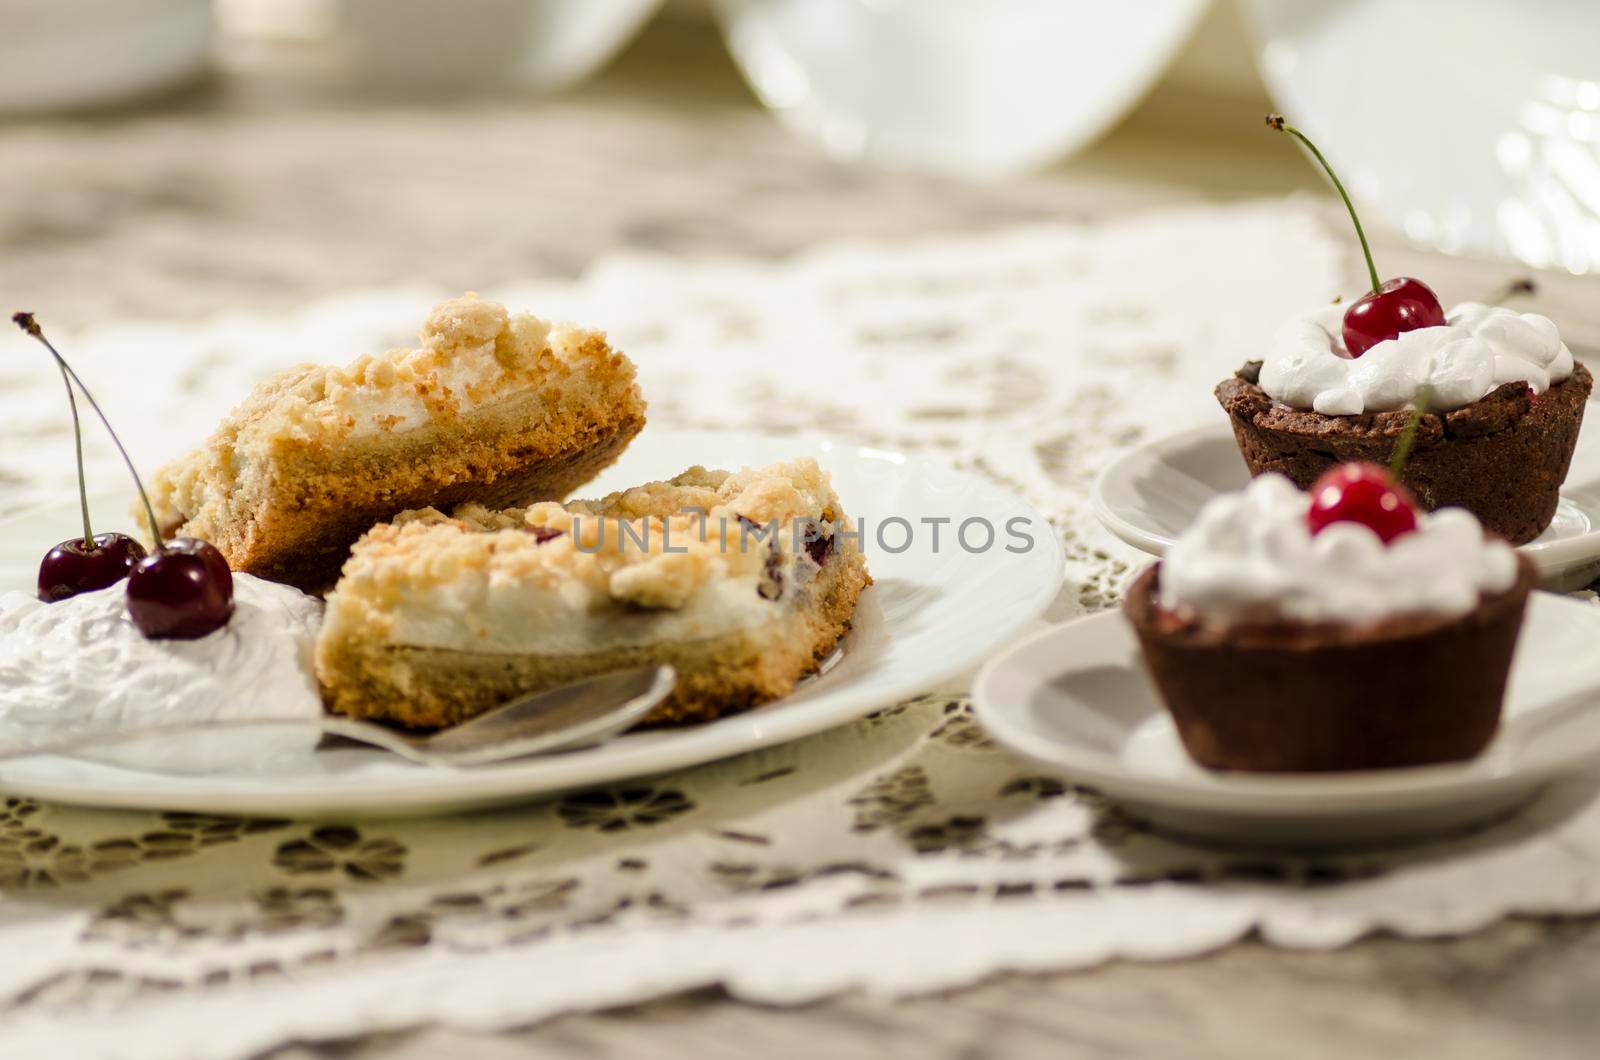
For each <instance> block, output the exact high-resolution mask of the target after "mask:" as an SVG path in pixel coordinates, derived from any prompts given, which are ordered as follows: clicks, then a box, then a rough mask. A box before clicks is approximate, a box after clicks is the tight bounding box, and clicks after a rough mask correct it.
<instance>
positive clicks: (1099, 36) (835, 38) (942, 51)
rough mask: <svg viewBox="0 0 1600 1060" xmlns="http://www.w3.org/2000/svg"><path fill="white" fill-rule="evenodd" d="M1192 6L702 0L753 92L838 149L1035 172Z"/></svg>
mask: <svg viewBox="0 0 1600 1060" xmlns="http://www.w3.org/2000/svg"><path fill="white" fill-rule="evenodd" d="M1207 2H1208V0H1141V2H1140V3H1137V4H1115V3H1104V2H1099V0H716V10H717V12H718V13H719V15H720V17H721V19H722V22H723V28H724V32H725V33H726V34H727V38H728V46H729V49H730V50H731V51H732V52H733V56H734V58H735V59H736V60H737V61H738V63H739V65H740V66H741V67H742V68H743V69H744V73H745V76H746V77H747V78H748V79H749V81H750V84H751V86H752V87H753V88H754V89H755V90H756V93H757V94H758V95H759V96H760V97H761V99H762V101H763V102H764V103H766V104H767V106H769V107H771V108H772V109H773V110H774V111H775V112H776V113H777V114H778V116H779V117H780V118H782V119H783V120H784V121H785V122H786V123H787V124H789V125H790V126H791V127H793V128H795V129H796V130H798V131H799V132H800V133H801V134H803V135H805V136H807V137H809V138H811V139H813V140H815V141H817V142H818V143H819V144H821V145H822V147H823V149H824V150H826V151H828V152H829V153H830V154H833V155H835V156H837V157H840V158H846V159H865V160H870V161H874V162H881V163H886V164H889V165H894V166H909V167H914V168H918V169H930V170H936V171H943V172H953V173H960V174H967V175H984V174H993V173H1004V172H1010V171H1017V170H1023V169H1029V168H1032V167H1036V166H1041V165H1044V164H1046V163H1048V162H1051V161H1053V160H1055V159H1057V158H1059V157H1061V156H1063V155H1066V154H1069V153H1071V152H1072V151H1075V150H1077V149H1078V148H1080V147H1082V146H1084V145H1085V144H1087V143H1088V142H1089V141H1090V140H1092V139H1094V138H1095V137H1096V136H1098V135H1099V134H1100V133H1101V132H1103V131H1104V130H1105V129H1107V128H1108V127H1110V126H1111V125H1112V124H1113V123H1114V122H1116V120H1117V119H1118V118H1120V117H1121V116H1122V115H1123V113H1124V112H1125V111H1127V110H1128V109H1129V108H1131V107H1132V106H1133V104H1135V103H1136V102H1138V100H1139V98H1140V97H1141V96H1142V95H1143V94H1144V93H1145V91H1146V90H1147V89H1148V88H1150V86H1151V85H1153V84H1154V83H1155V81H1156V79H1157V78H1159V77H1160V76H1161V73H1162V71H1164V70H1165V69H1166V67H1167V65H1168V63H1170V62H1171V60H1172V58H1173V56H1174V55H1175V54H1176V52H1177V51H1178V49H1179V47H1180V46H1181V45H1182V44H1183V42H1184V41H1185V40H1186V39H1188V36H1189V33H1190V31H1191V30H1192V29H1193V28H1194V25H1195V23H1196V21H1197V20H1198V18H1199V16H1200V14H1201V13H1202V12H1203V11H1204V9H1205V7H1206V4H1207Z"/></svg>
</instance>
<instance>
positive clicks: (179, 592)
mask: <svg viewBox="0 0 1600 1060" xmlns="http://www.w3.org/2000/svg"><path fill="white" fill-rule="evenodd" d="M128 614H129V616H130V617H131V618H132V619H133V624H134V625H136V626H138V627H139V632H141V633H143V634H144V635H145V636H146V637H149V638H150V639H151V640H160V639H165V640H194V639H195V638H197V637H203V636H205V635H206V634H208V633H212V632H215V631H216V630H219V629H221V628H222V627H223V626H225V625H227V624H228V617H229V616H230V615H232V614H233V572H232V571H230V570H229V569H228V561H227V560H225V559H223V558H222V553H221V552H218V551H217V550H216V548H215V547H214V546H212V545H210V544H208V543H206V542H204V541H199V540H197V539H195V538H192V537H180V538H178V539H176V540H174V541H169V542H167V544H166V546H165V548H164V549H163V550H162V551H160V552H157V553H156V554H155V555H153V556H148V557H146V558H145V559H144V560H142V561H140V563H139V564H138V566H136V567H134V568H133V573H131V574H129V575H128Z"/></svg>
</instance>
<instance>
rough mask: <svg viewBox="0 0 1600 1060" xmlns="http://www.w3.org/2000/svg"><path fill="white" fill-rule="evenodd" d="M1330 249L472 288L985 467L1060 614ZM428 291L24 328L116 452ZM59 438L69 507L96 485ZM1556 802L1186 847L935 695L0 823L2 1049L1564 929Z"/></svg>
mask: <svg viewBox="0 0 1600 1060" xmlns="http://www.w3.org/2000/svg"><path fill="white" fill-rule="evenodd" d="M1340 260H1341V258H1340V246H1339V244H1338V243H1336V242H1335V241H1334V240H1333V239H1332V238H1331V237H1330V236H1329V235H1327V234H1326V233H1324V232H1323V231H1322V229H1321V228H1320V227H1319V226H1318V224H1317V223H1316V222H1315V221H1314V220H1313V219H1312V217H1311V216H1310V214H1309V213H1308V212H1306V211H1304V210H1302V209H1300V208H1298V207H1296V206H1295V205H1293V204H1286V203H1278V202H1274V203H1267V204H1259V205H1247V206H1241V207H1230V208H1206V209H1191V210H1185V211H1179V212H1164V213H1158V214H1152V215H1148V216H1145V217H1142V218H1138V219H1134V220H1129V221H1119V222H1118V223H1115V224H1107V225H1104V226H1099V227H1066V226H1061V227H1036V228H1028V229H1023V230H1016V231H1009V232H1004V233H1000V234H994V235H984V236H971V237H962V238H948V239H930V240H928V241H926V242H922V243H918V244H915V245H903V246H893V247H885V246H830V247H827V248H823V249H819V250H817V251H816V252H814V253H810V254H807V255H804V256H802V257H799V258H795V259H791V260H788V261H783V262H778V263H771V262H752V261H697V262H692V263H686V262H683V261H667V260H651V259H639V258H619V259H613V260H608V261H605V262H601V263H600V264H598V265H597V266H596V268H595V269H594V270H593V271H592V272H591V273H590V274H589V275H588V276H587V277H585V278H584V279H583V280H582V281H581V282H577V283H571V284H546V285H532V286H528V287H526V288H521V289H515V290H497V291H486V292H484V293H485V294H486V295H491V296H494V297H498V298H501V299H504V300H505V301H507V302H509V303H511V304H512V305H513V307H515V308H527V309H531V310H533V311H536V312H539V313H542V314H544V315H549V316H556V317H569V318H572V319H575V320H578V321H582V322H587V323H594V324H598V325H602V326H605V327H607V328H608V329H609V330H610V331H611V334H612V337H613V339H614V340H615V341H616V342H617V344H618V345H620V346H621V347H622V348H624V349H626V350H627V351H628V352H629V353H630V354H631V355H632V356H633V357H634V358H635V360H636V361H637V362H638V364H639V367H640V373H641V376H642V382H643V384H644V387H645V389H646V393H647V395H648V397H649V399H650V402H651V413H650V414H651V416H652V418H654V419H656V420H658V421H662V422H667V423H672V424H675V425H680V426H725V425H729V426H740V427H760V428H763V429H766V430H771V431H785V430H805V431H811V432H827V433H831V434H834V435H838V436H843V437H849V438H851V439H855V440H859V441H865V442H872V443H877V444H881V445H885V446H893V447H899V448H913V449H918V450H923V451H928V452H933V453H937V454H941V455H942V456H944V457H945V458H946V459H948V460H950V461H951V462H954V463H958V464H961V465H964V466H968V467H972V468H976V469H978V470H980V471H982V472H984V473H986V474H989V475H991V476H993V477H995V478H996V479H998V480H1001V481H1004V482H1006V483H1009V484H1010V485H1012V486H1013V487H1014V488H1016V489H1017V490H1019V491H1021V492H1022V493H1024V494H1025V495H1026V496H1027V497H1028V498H1029V499H1030V500H1031V501H1032V502H1033V503H1034V504H1035V505H1037V506H1038V507H1039V508H1040V509H1041V510H1043V511H1045V512H1046V513H1047V514H1049V515H1050V516H1051V517H1052V518H1053V519H1054V520H1055V521H1056V524H1057V527H1058V529H1059V531H1060V534H1061V537H1062V540H1063V542H1064V544H1065V546H1066V549H1067V555H1068V564H1067V577H1066V583H1065V586H1064V589H1063V592H1062V594H1061V597H1060V598H1059V600H1058V601H1057V604H1056V605H1055V607H1054V609H1053V611H1052V614H1051V616H1050V617H1051V618H1054V619H1062V618H1067V617H1070V616H1072V615H1074V614H1077V613H1080V612H1083V611H1086V610H1095V609H1099V608H1104V607H1107V606H1109V605H1111V604H1112V603H1113V602H1114V601H1115V599H1116V595H1117V593H1118V590H1119V589H1120V587H1121V585H1122V584H1123V582H1124V581H1125V580H1126V577H1127V575H1128V574H1129V573H1130V571H1131V570H1132V569H1133V568H1134V567H1136V566H1137V564H1138V562H1139V557H1137V556H1136V555H1135V554H1133V553H1131V552H1129V551H1127V550H1126V549H1125V548H1123V547H1122V546H1120V545H1118V544H1117V543H1115V542H1114V541H1113V540H1112V539H1111V538H1110V537H1109V536H1108V535H1107V534H1105V533H1104V532H1103V531H1102V530H1100V528H1099V527H1098V526H1097V525H1096V524H1095V522H1094V520H1093V517H1092V515H1091V514H1090V512H1089V509H1088V504H1087V499H1086V497H1087V488H1088V485H1089V482H1090V481H1091V479H1092V477H1093V475H1094V473H1095V472H1096V470H1097V469H1098V468H1099V467H1100V466H1101V465H1102V464H1103V462H1104V461H1105V460H1106V458H1107V457H1108V456H1109V455H1110V454H1112V453H1115V452H1116V451H1118V450H1120V449H1122V448H1124V447H1126V446H1128V445H1130V444H1133V443H1135V442H1138V441H1139V440H1141V439H1144V438H1147V437H1150V436H1151V435H1152V434H1159V433H1164V432H1167V431H1171V430H1175V429H1178V428H1181V427H1184V426H1187V425H1189V424H1192V423H1196V422H1201V421H1203V420H1205V419H1206V418H1208V417H1215V416H1218V415H1220V413H1219V411H1218V410H1217V408H1216V407H1215V404H1214V402H1213V400H1212V398H1211V389H1212V386H1213V385H1214V384H1215V382H1216V381H1217V380H1218V379H1220V378H1222V377H1223V376H1224V375H1225V374H1226V373H1227V372H1228V371H1230V370H1231V369H1233V368H1234V367H1236V366H1237V365H1238V364H1239V363H1240V362H1242V361H1244V360H1246V359H1247V358H1248V357H1249V356H1250V355H1251V353H1252V352H1253V351H1255V350H1258V349H1259V348H1260V347H1261V344H1262V343H1263V342H1264V341H1265V340H1266V338H1267V337H1268V336H1269V335H1270V333H1271V331H1272V329H1273V328H1274V326H1275V324H1276V323H1277V321H1278V319H1279V318H1281V317H1282V316H1283V315H1284V314H1286V313H1289V312H1292V311H1295V310H1297V309H1301V308H1303V307H1305V306H1308V305H1315V304H1317V303H1318V302H1320V301H1323V300H1325V299H1327V298H1328V297H1330V296H1331V295H1332V294H1333V293H1335V290H1336V288H1337V286H1338V280H1339V276H1340V271H1341V270H1340ZM448 293H455V292H437V291H390V292H384V293H379V294H357V295H347V296H340V297H335V298H330V299H328V300H326V301H324V302H322V303H320V304H317V305H314V306H311V307H309V308H308V309H307V310H306V311H305V312H304V313H302V314H300V315H298V316H295V317H292V318H289V319H258V318H250V317H245V316H240V317H236V318H229V319H221V320H215V321H211V322H208V323H206V324H204V325H184V326H175V327H172V328H158V327H152V326H145V325H142V326H139V327H136V328H135V327H124V328H118V329H106V330H100V331H96V332H93V333H87V334H81V333H80V334H73V333H72V332H71V329H70V328H68V327H67V326H66V325H67V324H68V322H67V321H55V320H53V319H52V313H51V312H50V311H49V310H50V307H48V306H34V307H30V308H33V309H35V310H36V311H38V313H39V316H40V319H41V320H43V321H44V322H45V324H46V326H47V327H49V328H51V329H53V330H54V331H55V332H57V334H58V338H59V339H61V340H62V345H63V347H64V348H65V349H66V350H67V351H68V352H69V354H70V355H72V356H74V357H75V358H76V361H77V366H78V368H79V370H80V372H81V373H82V374H83V375H84V376H85V377H86V378H87V379H89V380H90V381H91V382H98V383H99V384H100V386H99V389H100V391H101V397H102V398H103V400H104V401H105V403H106V405H107V406H108V411H109V412H110V413H111V415H112V416H113V417H114V421H115V422H118V423H120V424H121V425H123V428H124V430H125V431H126V432H127V435H128V441H129V443H130V447H131V448H132V449H133V451H134V453H135V455H136V457H137V458H138V459H139V460H140V461H141V463H142V464H143V465H144V466H145V467H147V468H148V467H151V466H153V465H154V464H155V463H156V462H157V461H159V460H161V459H163V458H165V457H166V456H168V455H171V454H173V453H175V452H177V451H178V450H179V449H181V448H182V447H184V446H186V445H189V444H192V443H194V442H195V441H197V440H198V439H199V438H200V437H202V436H203V435H204V434H205V433H206V432H207V431H208V430H209V429H210V427H211V426H212V425H213V424H214V422H215V421H216V419H217V418H218V417H219V416H220V414H221V413H222V412H223V411H224V410H225V409H226V408H227V407H228V406H229V405H230V403H232V402H233V401H236V400H237V399H238V398H239V397H240V396H241V395H242V394H243V393H244V391H245V390H246V388H247V387H248V385H249V383H250V382H251V381H252V380H254V379H255V378H257V377H259V376H260V375H261V374H263V373H264V372H266V371H269V370H271V369H275V368H279V367H282V366H285V365H287V364H290V363H293V362H295V361H299V360H304V359H345V358H347V357H349V356H352V355H353V354H355V353H357V352H360V351H364V350H375V349H380V348H383V347H386V346H389V345H393V344H399V343H402V342H404V341H406V340H407V339H408V338H409V335H408V331H409V330H410V329H411V328H412V327H413V326H414V325H415V323H416V322H417V321H418V320H419V319H420V316H421V314H422V313H423V311H424V310H425V309H426V307H427V306H428V305H429V304H431V302H432V300H433V299H434V298H435V297H437V296H438V295H441V294H448ZM5 341H6V346H5V349H6V351H7V352H6V355H5V357H4V358H3V359H0V504H3V505H4V506H5V507H7V508H15V507H17V506H19V505H23V504H26V503H30V502H37V501H44V500H52V501H54V500H58V499H59V498H60V497H61V496H62V495H63V493H64V492H66V493H70V491H71V489H72V480H71V465H70V453H71V447H70V446H71V443H70V438H69V436H68V434H67V433H66V423H67V420H66V415H65V410H64V408H63V403H62V401H61V398H60V395H59V386H60V383H59V379H58V377H57V376H56V375H55V373H54V371H53V370H52V369H51V367H50V366H49V364H48V362H46V361H44V360H42V359H41V358H40V356H38V351H35V350H33V349H31V348H29V347H27V346H26V344H25V342H24V340H23V339H22V338H21V336H20V335H19V336H16V337H14V338H12V339H8V340H5ZM91 438H92V443H91V448H90V457H91V461H90V462H91V474H92V475H93V476H94V478H95V481H96V484H97V485H98V486H101V487H115V486H117V485H118V484H119V483H120V481H121V480H120V479H119V478H118V475H119V474H120V472H119V471H118V469H117V467H116V466H115V464H114V462H113V454H112V452H111V450H110V449H109V447H107V446H106V445H105V444H104V443H103V442H101V441H100V436H99V434H98V432H91ZM114 514H117V513H107V514H105V515H103V516H102V519H103V520H108V519H109V518H110V516H111V515H114ZM1591 793H1592V792H1591V790H1589V789H1578V788H1568V789H1565V790H1558V791H1555V792H1553V793H1551V794H1550V795H1548V796H1547V797H1546V798H1545V799H1544V800H1542V801H1541V802H1540V803H1539V804H1538V805H1536V806H1535V807H1534V808H1532V809H1531V810H1529V811H1527V812H1525V813H1524V814H1522V815H1521V816H1519V817H1517V818H1516V819H1514V820H1512V821H1509V822H1506V823H1502V824H1500V825H1497V826H1495V827H1493V828H1490V829H1488V830H1485V831H1482V832H1479V833H1477V834H1475V835H1472V836H1468V837H1458V838H1455V839H1453V840H1451V841H1449V842H1443V843H1439V844H1435V845H1432V846H1427V847H1420V848H1412V849H1407V850H1401V851H1388V852H1381V853H1367V854H1346V855H1338V856H1328V857H1320V858H1316V859H1305V858H1284V857H1275V856H1266V855H1252V854H1246V853H1237V852H1235V853H1225V852H1217V851H1210V850H1204V849H1200V848H1196V847H1190V846H1185V845H1182V844H1179V843H1176V842H1172V841H1169V840H1165V839H1162V838H1159V837H1156V836H1153V835H1151V834H1149V833H1147V832H1145V831H1143V830H1142V829H1141V828H1140V827H1139V826H1138V825H1137V824H1136V823H1135V822H1133V821H1131V820H1130V819H1128V818H1127V817H1126V816H1124V815H1123V814H1122V813H1120V812H1119V811H1118V810H1117V809H1116V808H1115V807H1114V806H1112V805H1108V804H1107V803H1106V802H1105V801H1104V800H1103V799H1102V798H1100V797H1099V796H1098V795H1097V794H1096V793H1095V792H1093V791H1091V790H1087V789H1084V788H1081V787H1078V786H1075V785H1074V784H1072V782H1071V779H1070V778H1067V777H1058V776H1050V775H1046V774H1045V773H1042V772H1041V771H1040V770H1039V769H1038V768H1036V767H1033V766H1030V765H1028V764H1026V763H1024V762H1022V761H1019V760H1018V759H1016V758H1013V757H1012V756H1011V755H1009V754H1008V753H1006V752H1004V751H1002V750H1000V749H998V748H997V747H995V746H994V745H992V744H991V743H990V742H989V741H988V740H987V739H986V738H985V737H984V734H983V732H982V731H981V730H980V729H979V728H978V727H977V726H976V725H975V724H974V722H973V720H972V717H971V715H970V712H969V710H968V706H967V702H966V700H965V698H964V696H963V689H962V688H960V687H954V688H948V689H944V690H941V691H938V692H934V693H931V694H929V695H927V696H924V697H921V698H919V699H916V700H913V701H911V702H909V703H906V704H903V705H900V706H898V707H895V708H893V709H891V710H888V711H885V712H883V713H881V714H878V715H876V716H874V717H872V718H869V719H867V720H864V721H861V722H859V723H857V724H854V725H851V726H848V727H846V728H843V729H840V730H838V731H835V732H832V733H828V734H825V735H822V736H818V737H814V738H811V739H808V740H804V741H801V742H798V743H794V744H791V745H788V746H784V747H779V748H776V749H772V750H769V751H764V752H761V753H758V754H755V755H750V756H746V757H742V758H737V759H733V760H731V761H727V762H723V763H719V764H715V765H710V766H705V767H702V768H699V769H694V770H690V771H686V772H682V773H677V774H672V775H668V776H664V777H659V778H654V779H650V780H641V781H638V782H635V783H629V784H624V785H620V786H618V787H616V788H612V789H609V790H605V791H598V792H590V793H584V794H575V795H570V796H567V797H565V798H562V799H560V800H557V801H554V802H547V803H544V804H540V805H535V806H530V807H526V808H522V809H516V810H508V811H503V812H497V813H493V814H479V815H473V816H466V817H458V818H443V819H437V820H425V821H416V822H391V821H383V822H359V821H358V822H351V823H348V824H329V823H316V822H300V821H261V820H251V821H246V820H238V819H231V818H209V817H203V816H195V815H189V814H136V813H109V812H108V813H100V812H89V811H82V810H68V809H64V808H56V807H51V806H44V805H37V804H35V803H34V802H32V801H29V800H10V801H7V802H6V803H5V804H4V807H3V813H0V952H4V954H5V959H4V960H0V1005H3V1006H4V1009H5V1015H4V1019H3V1021H0V1056H4V1057H6V1058H7V1060H22V1058H30V1057H51V1058H55V1057H61V1056H71V1057H77V1058H94V1057H112V1056H115V1057H118V1058H122V1060H138V1058H151V1060H173V1058H182V1057H190V1056H193V1057H200V1056H206V1057H243V1056H245V1055H247V1054H250V1053H252V1052H256V1051H259V1050H261V1049H264V1048H267V1047H270V1046H273V1045H276V1044H279V1043H282V1042H285V1041H287V1040H290V1039H293V1038H315V1037H322V1036H343V1035H351V1034H357V1033H360V1032H364V1031H371V1030H376V1029H381V1028H388V1027H395V1026H401V1025H406V1024H412V1023H416V1022H420V1021H427V1020H441V1021H450V1022H453V1023H456V1024H460V1025H468V1026H474V1027H497V1026H505V1025H510V1024H516V1023H524V1022H527V1021H530V1020H534V1019H538V1018H540V1017H543V1016H548V1015H551V1014H554V1013H558V1012H562V1011H567V1010H572V1009H590V1008H597V1007H601V1006H606V1005H612V1004H617V1003H621V1002H628V1001H635V1000H640V999H643V998H647V997H651V996H655V995H659V994H662V993H665V992H669V991H677V990H683V989H687V988H691V987H696V986H703V985H707V984H711V983H721V984H724V985H725V986H726V987H727V988H728V989H729V990H730V991H732V992H733V993H734V994H735V995H737V996H739V997H744V998H750V999H756V1000H761V1001H770V1002H796V1001H801V1000H804V999H808V998H815V997H818V996H821V995H824V994H827V993H830V992H833V991H839V990H844V989H851V988H859V989H863V990H869V991H875V992H879V993H883V994H892V995H898V994H910V993H916V992H922V991H931V990H938V989H944V988H948V987H953V986H958V985H961V984H964V983H970V982H973V981H975V980H977V979H980V978H982V977H984V976H987V975H991V974H993V973H995V972H998V971H1001V970H1006V969H1024V970H1027V969H1041V970H1042V969H1061V968H1072V967H1081V966H1086V965H1090V964H1093V963H1095V962H1099V961H1104V960H1106V959H1108V958H1111V957H1118V956H1120V957H1125V958H1133V959H1145V960H1156V959H1163V958H1171V957H1179V956H1185V955H1191V954H1195V953H1199V952H1203V951H1205V950H1209V949H1212V948H1215V947H1219V946H1223V945H1226V944H1228V943H1230V942H1232V941H1234V940H1236V939H1239V938H1240V937H1241V936H1244V935H1246V934H1247V933H1250V932H1252V931H1255V932H1259V933H1260V935H1261V936H1262V937H1264V938H1266V939H1267V940H1269V941H1270V942H1273V943H1277V944H1282V945H1289V946H1335V945H1339V944H1341V943H1345V942H1348V941H1350V940H1351V939H1354V938H1357V937H1359V936H1361V935H1362V934H1364V933H1367V932H1371V931H1374V930H1379V929H1388V930H1392V931H1396V932H1399V933H1403V934H1413V935H1431V934H1440V933H1448V932H1460V931H1468V930H1472V929H1475V928H1478V927H1481V926H1483V925H1485V924H1487V923H1489V922H1491V921H1493V920H1495V919H1496V918H1499V917H1502V916H1505V915H1507V914H1510V913H1515V912H1526V913H1579V912H1589V911H1593V910H1595V909H1597V908H1600V869H1597V866H1600V809H1597V808H1596V807H1594V806H1591V805H1589V802H1588V796H1589V795H1590V794H1591Z"/></svg>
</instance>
